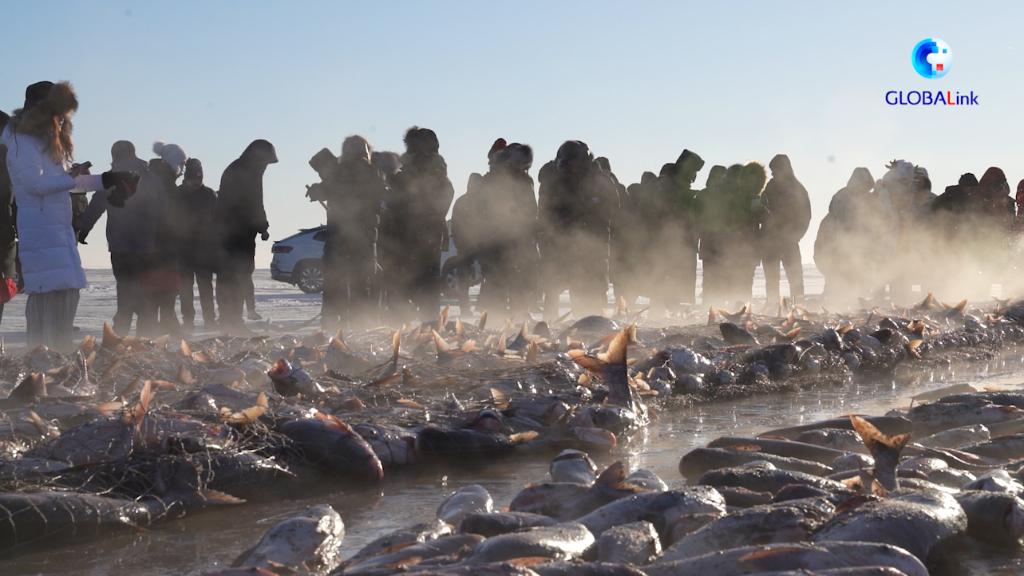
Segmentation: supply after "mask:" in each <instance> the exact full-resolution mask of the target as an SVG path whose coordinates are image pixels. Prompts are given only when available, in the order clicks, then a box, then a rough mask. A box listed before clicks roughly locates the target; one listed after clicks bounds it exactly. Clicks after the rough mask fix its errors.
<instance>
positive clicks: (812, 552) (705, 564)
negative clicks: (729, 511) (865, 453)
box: [644, 542, 928, 576]
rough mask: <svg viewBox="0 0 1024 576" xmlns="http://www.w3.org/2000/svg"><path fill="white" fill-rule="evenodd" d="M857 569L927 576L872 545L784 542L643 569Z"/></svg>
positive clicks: (724, 574) (653, 573) (729, 573)
mask: <svg viewBox="0 0 1024 576" xmlns="http://www.w3.org/2000/svg"><path fill="white" fill-rule="evenodd" d="M861 566H871V567H875V566H885V567H889V568H893V569H896V570H898V571H899V574H902V575H904V576H928V569H927V568H925V566H924V564H923V563H922V562H921V561H920V560H918V559H917V558H915V557H914V556H912V555H911V554H910V553H908V552H907V551H906V550H903V549H901V548H898V547H896V546H892V545H890V544H878V543H874V542H814V543H809V542H788V543H781V544H767V545H763V546H743V547H740V548H732V549H729V550H722V551H718V552H712V553H709V554H704V555H702V556H696V557H693V558H686V559H684V560H674V561H671V562H660V561H656V562H654V563H653V564H651V565H649V566H645V567H644V572H646V573H647V576H678V575H680V574H714V575H715V576H739V575H741V574H763V573H773V572H782V573H785V571H789V570H792V571H795V572H796V573H797V574H799V573H800V572H804V573H806V572H807V571H813V572H812V573H814V574H818V573H820V572H819V571H821V570H827V569H832V568H850V567H861Z"/></svg>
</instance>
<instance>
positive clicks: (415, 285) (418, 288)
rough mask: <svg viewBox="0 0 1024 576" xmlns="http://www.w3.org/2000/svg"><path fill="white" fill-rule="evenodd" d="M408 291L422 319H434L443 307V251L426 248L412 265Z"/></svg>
mask: <svg viewBox="0 0 1024 576" xmlns="http://www.w3.org/2000/svg"><path fill="white" fill-rule="evenodd" d="M409 268H410V271H411V274H410V277H409V284H408V291H409V296H410V299H411V300H412V304H413V306H414V307H415V308H416V309H417V310H418V311H419V319H420V320H424V321H426V320H433V319H435V318H437V313H438V311H439V310H440V309H441V251H440V250H425V251H423V253H422V254H421V255H420V257H419V258H416V259H415V260H413V262H412V263H411V265H410V267H409Z"/></svg>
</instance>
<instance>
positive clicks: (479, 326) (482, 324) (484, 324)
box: [476, 310, 487, 331]
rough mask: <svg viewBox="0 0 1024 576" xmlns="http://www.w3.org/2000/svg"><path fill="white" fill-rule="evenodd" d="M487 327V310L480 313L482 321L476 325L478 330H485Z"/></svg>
mask: <svg viewBox="0 0 1024 576" xmlns="http://www.w3.org/2000/svg"><path fill="white" fill-rule="evenodd" d="M486 327H487V310H484V311H483V312H481V313H480V321H479V322H477V323H476V329H477V330H481V331H482V330H483V329H484V328H486Z"/></svg>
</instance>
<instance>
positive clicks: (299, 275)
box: [295, 262, 324, 294]
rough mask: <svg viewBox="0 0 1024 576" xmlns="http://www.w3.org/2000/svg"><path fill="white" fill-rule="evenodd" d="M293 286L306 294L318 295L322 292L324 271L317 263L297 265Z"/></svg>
mask: <svg viewBox="0 0 1024 576" xmlns="http://www.w3.org/2000/svg"><path fill="white" fill-rule="evenodd" d="M295 285H296V286H298V287H299V290H302V291H303V292H305V293H306V294H319V293H320V292H323V291H324V271H323V268H321V267H320V263H319V262H307V263H304V264H299V267H298V270H296V271H295Z"/></svg>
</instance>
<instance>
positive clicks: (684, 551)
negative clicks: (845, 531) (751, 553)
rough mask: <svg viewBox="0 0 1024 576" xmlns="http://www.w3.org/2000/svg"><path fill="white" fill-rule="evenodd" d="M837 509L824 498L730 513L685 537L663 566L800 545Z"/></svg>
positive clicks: (664, 558) (667, 554)
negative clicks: (765, 547) (733, 551)
mask: <svg viewBox="0 0 1024 576" xmlns="http://www.w3.org/2000/svg"><path fill="white" fill-rule="evenodd" d="M834 512H835V506H834V505H832V504H831V503H830V502H829V501H828V500H825V499H823V498H803V499H799V500H788V501H786V502H779V503H775V504H765V505H762V506H754V507H751V508H746V509H744V510H737V511H734V512H730V513H728V514H726V515H725V516H722V517H721V518H718V519H717V520H712V521H711V522H709V523H708V524H705V525H704V526H703V527H701V528H699V529H697V530H696V531H695V532H691V533H690V534H687V535H686V536H684V537H683V538H682V539H681V540H680V541H678V542H676V543H675V544H673V545H672V546H670V547H669V548H667V549H666V550H665V553H664V555H662V557H661V558H660V560H659V561H661V562H671V561H673V560H682V559H684V558H692V557H694V556H701V555H703V554H708V553H711V552H716V551H718V550H728V549H730V548H739V547H741V546H753V545H756V544H775V543H779V542H800V541H804V540H808V539H809V538H810V537H811V535H812V534H814V531H815V530H817V529H818V528H819V527H821V525H823V524H824V523H825V522H826V521H828V520H829V519H830V518H831V517H832V514H833V513H834Z"/></svg>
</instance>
